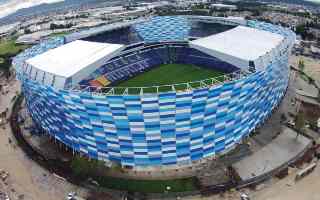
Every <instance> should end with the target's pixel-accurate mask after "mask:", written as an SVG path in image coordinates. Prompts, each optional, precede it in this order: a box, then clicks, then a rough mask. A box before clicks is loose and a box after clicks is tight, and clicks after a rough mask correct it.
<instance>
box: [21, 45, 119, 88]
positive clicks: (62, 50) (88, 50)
mask: <svg viewBox="0 0 320 200" xmlns="http://www.w3.org/2000/svg"><path fill="white" fill-rule="evenodd" d="M123 47H124V46H123V45H119V44H107V43H97V42H88V41H82V40H76V41H73V42H70V43H68V44H66V45H63V46H61V47H58V48H55V49H51V50H49V51H47V52H45V53H43V54H40V55H38V56H35V57H33V58H30V59H28V60H27V61H26V63H27V64H28V65H29V67H28V69H27V70H26V71H27V73H28V74H29V76H30V78H32V79H33V80H37V81H38V82H42V83H44V84H46V85H51V86H54V87H55V88H64V87H65V86H66V82H67V79H68V81H70V84H76V83H78V82H79V81H81V80H82V79H83V78H85V77H86V76H87V75H88V74H90V73H92V72H93V71H95V70H96V69H97V68H98V67H100V66H101V65H102V64H103V63H105V62H106V61H108V60H109V59H110V58H112V57H113V56H114V55H115V54H116V53H117V52H119V51H121V50H122V48H123ZM70 79H71V80H70Z"/></svg>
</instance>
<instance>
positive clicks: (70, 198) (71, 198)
mask: <svg viewBox="0 0 320 200" xmlns="http://www.w3.org/2000/svg"><path fill="white" fill-rule="evenodd" d="M75 196H76V193H75V192H69V193H68V195H67V200H75Z"/></svg>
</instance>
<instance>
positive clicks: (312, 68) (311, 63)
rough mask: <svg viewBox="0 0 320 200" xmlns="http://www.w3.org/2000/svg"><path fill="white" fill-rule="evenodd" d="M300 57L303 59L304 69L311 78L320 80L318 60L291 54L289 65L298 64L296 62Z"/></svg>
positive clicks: (319, 63)
mask: <svg viewBox="0 0 320 200" xmlns="http://www.w3.org/2000/svg"><path fill="white" fill-rule="evenodd" d="M300 59H301V60H303V61H304V64H305V69H304V71H305V72H306V73H307V74H308V75H310V76H311V77H312V78H314V79H316V80H318V82H320V60H316V59H313V58H309V57H305V56H291V58H290V59H289V63H290V65H293V66H298V62H299V60H300Z"/></svg>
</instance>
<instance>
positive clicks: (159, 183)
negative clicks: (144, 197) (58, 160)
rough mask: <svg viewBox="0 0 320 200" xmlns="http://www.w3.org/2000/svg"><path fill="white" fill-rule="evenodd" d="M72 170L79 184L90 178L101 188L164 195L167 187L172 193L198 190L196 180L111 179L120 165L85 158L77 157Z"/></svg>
mask: <svg viewBox="0 0 320 200" xmlns="http://www.w3.org/2000/svg"><path fill="white" fill-rule="evenodd" d="M70 169H71V172H72V176H74V177H76V179H78V180H77V181H79V182H85V181H86V180H87V179H88V178H93V179H94V180H95V181H97V182H98V183H99V185H100V186H101V187H104V188H110V189H116V190H124V191H131V192H144V193H163V192H164V191H165V190H166V187H167V186H169V187H170V192H186V191H195V190H197V189H198V188H197V186H198V184H197V183H198V182H197V179H196V178H184V179H173V180H133V179H124V178H116V177H110V176H109V175H108V174H112V173H114V172H115V171H116V172H119V171H121V170H122V168H121V166H120V165H115V164H114V165H113V167H112V168H107V167H105V166H104V163H103V162H102V161H97V160H91V161H88V160H87V159H86V158H84V157H79V156H77V157H75V158H73V160H72V161H71V165H70Z"/></svg>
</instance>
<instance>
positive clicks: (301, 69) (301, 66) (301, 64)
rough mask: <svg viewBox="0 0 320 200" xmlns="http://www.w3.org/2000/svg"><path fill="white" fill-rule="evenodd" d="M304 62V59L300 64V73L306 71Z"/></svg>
mask: <svg viewBox="0 0 320 200" xmlns="http://www.w3.org/2000/svg"><path fill="white" fill-rule="evenodd" d="M304 66H305V65H304V61H303V60H302V59H300V60H299V63H298V68H299V69H300V71H303V70H304Z"/></svg>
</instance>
